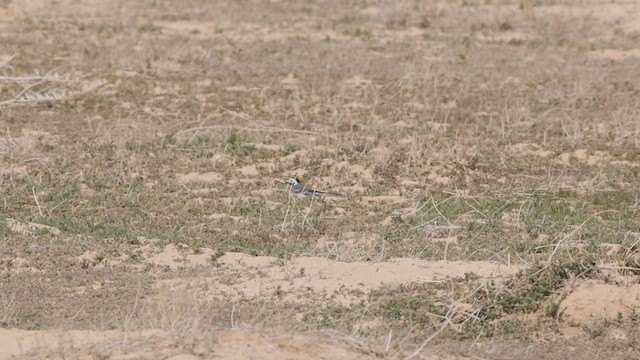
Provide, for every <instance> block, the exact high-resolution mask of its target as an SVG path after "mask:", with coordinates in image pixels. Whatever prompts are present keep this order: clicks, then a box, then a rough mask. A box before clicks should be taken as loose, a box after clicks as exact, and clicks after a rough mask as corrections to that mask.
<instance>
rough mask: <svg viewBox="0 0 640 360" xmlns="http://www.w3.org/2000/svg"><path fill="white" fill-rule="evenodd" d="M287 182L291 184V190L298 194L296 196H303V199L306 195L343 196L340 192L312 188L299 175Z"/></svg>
mask: <svg viewBox="0 0 640 360" xmlns="http://www.w3.org/2000/svg"><path fill="white" fill-rule="evenodd" d="M287 183H288V184H289V185H291V192H292V193H294V194H296V196H298V198H301V199H302V198H306V197H314V196H342V195H341V194H338V193H333V192H326V191H319V190H315V189H312V188H310V187H308V186H307V185H305V184H304V183H302V181H300V179H298V177H297V176H294V177H293V178H291V179H289V180H287Z"/></svg>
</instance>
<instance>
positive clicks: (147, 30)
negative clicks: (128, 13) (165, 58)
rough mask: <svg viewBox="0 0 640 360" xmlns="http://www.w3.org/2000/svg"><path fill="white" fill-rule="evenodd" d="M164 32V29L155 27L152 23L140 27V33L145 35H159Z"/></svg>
mask: <svg viewBox="0 0 640 360" xmlns="http://www.w3.org/2000/svg"><path fill="white" fill-rule="evenodd" d="M160 31H162V27H160V26H157V25H154V24H152V23H145V24H142V25H140V26H139V27H138V32H140V33H142V34H145V33H158V32H160Z"/></svg>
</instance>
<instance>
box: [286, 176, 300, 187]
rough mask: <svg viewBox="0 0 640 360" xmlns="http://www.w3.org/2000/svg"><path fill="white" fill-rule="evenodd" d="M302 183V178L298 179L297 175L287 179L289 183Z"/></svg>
mask: <svg viewBox="0 0 640 360" xmlns="http://www.w3.org/2000/svg"><path fill="white" fill-rule="evenodd" d="M298 183H300V180H298V177H297V176H294V177H292V178H291V179H289V180H287V184H289V185H291V186H293V185H296V184H298Z"/></svg>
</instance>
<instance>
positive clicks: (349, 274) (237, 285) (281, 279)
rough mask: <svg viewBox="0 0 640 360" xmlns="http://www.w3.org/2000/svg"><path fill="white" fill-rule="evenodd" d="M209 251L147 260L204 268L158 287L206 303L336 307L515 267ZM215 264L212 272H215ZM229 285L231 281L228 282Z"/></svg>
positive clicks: (171, 249)
mask: <svg viewBox="0 0 640 360" xmlns="http://www.w3.org/2000/svg"><path fill="white" fill-rule="evenodd" d="M212 254H214V251H213V250H211V249H201V250H200V252H199V254H194V255H187V254H184V253H181V251H179V250H178V249H177V248H176V247H175V245H172V244H171V245H168V246H166V247H165V248H164V249H163V251H162V252H160V253H158V254H155V255H153V256H150V257H149V258H148V259H147V262H148V263H151V264H156V265H161V266H168V267H170V268H178V267H193V266H198V265H200V266H205V267H211V268H212V270H213V271H211V272H210V273H205V274H204V276H202V277H199V278H198V277H196V278H194V277H193V276H190V277H189V278H188V279H185V278H180V277H178V278H175V279H170V280H165V281H163V282H161V284H162V286H166V287H168V288H169V289H173V290H180V291H191V292H194V293H198V294H199V296H204V297H207V298H227V297H228V296H230V295H231V296H238V297H240V298H252V299H254V298H260V297H272V296H278V297H280V298H283V297H284V299H286V300H289V301H295V302H306V301H309V300H310V299H314V297H311V298H310V297H309V296H308V295H309V292H312V293H316V294H323V295H325V296H327V297H329V298H331V299H332V300H334V301H337V302H340V303H346V304H348V303H350V302H353V301H358V300H360V299H359V298H358V297H357V296H356V295H353V294H354V290H355V293H356V294H364V293H365V292H367V291H369V290H371V289H375V288H379V287H382V286H386V285H399V284H406V283H411V282H430V283H439V282H442V281H444V280H445V279H447V278H456V277H463V276H465V274H467V273H473V274H476V275H478V276H481V277H491V278H501V277H506V276H508V275H512V274H515V273H516V272H517V271H518V267H516V266H512V267H507V266H505V265H501V264H497V263H493V262H488V261H444V260H441V261H426V260H418V259H410V258H396V259H390V260H388V261H382V262H365V261H356V262H340V261H334V260H330V259H326V258H320V257H300V258H296V259H293V260H290V261H285V260H282V259H279V258H276V257H271V256H250V255H246V254H242V253H226V254H224V255H222V256H220V257H218V258H217V259H212ZM214 263H215V266H214ZM230 279H231V280H230Z"/></svg>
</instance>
